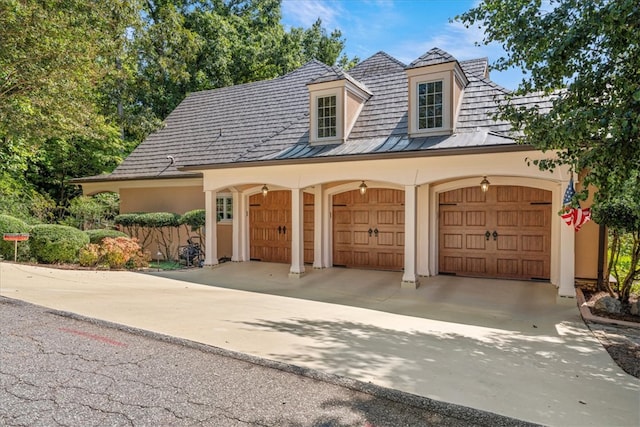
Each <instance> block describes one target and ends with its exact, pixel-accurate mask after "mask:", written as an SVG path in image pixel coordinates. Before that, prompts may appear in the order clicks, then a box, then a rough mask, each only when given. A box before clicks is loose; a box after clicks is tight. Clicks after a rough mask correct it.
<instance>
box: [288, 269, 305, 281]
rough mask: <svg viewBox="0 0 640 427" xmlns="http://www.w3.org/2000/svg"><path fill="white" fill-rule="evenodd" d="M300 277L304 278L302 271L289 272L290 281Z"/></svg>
mask: <svg viewBox="0 0 640 427" xmlns="http://www.w3.org/2000/svg"><path fill="white" fill-rule="evenodd" d="M302 276H304V271H301V272H293V271H290V272H289V278H291V279H299V278H301V277H302Z"/></svg>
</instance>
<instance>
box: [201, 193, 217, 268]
mask: <svg viewBox="0 0 640 427" xmlns="http://www.w3.org/2000/svg"><path fill="white" fill-rule="evenodd" d="M204 194H205V205H204V206H205V207H204V209H205V229H206V234H205V239H204V240H205V251H206V252H205V259H204V265H206V266H209V267H213V266H215V265H217V264H218V224H217V218H216V216H217V215H216V196H217V192H215V191H205V193H204Z"/></svg>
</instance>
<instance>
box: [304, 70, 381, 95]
mask: <svg viewBox="0 0 640 427" xmlns="http://www.w3.org/2000/svg"><path fill="white" fill-rule="evenodd" d="M338 80H347V81H348V82H350V83H351V84H353V85H354V86H356V87H358V88H359V89H360V90H361V91H363V92H365V93H367V94H368V95H369V96H371V95H372V93H371V91H370V90H369V89H368V88H367V86H365V85H364V83H362V82H359V81H358V80H356V79H354V78H353V77H351V76H350V75H349V73H347V72H346V71H344V70H343V69H342V68H340V67H331V70H330V71H329V72H327V73H326V74H323V75H322V76H320V77H318V78H317V79H314V80H312V81H311V82H309V83H308V84H307V85H310V84H316V83H325V82H334V81H338Z"/></svg>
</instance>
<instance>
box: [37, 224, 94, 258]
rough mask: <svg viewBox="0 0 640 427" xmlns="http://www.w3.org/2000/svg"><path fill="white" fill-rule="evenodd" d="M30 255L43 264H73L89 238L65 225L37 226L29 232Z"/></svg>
mask: <svg viewBox="0 0 640 427" xmlns="http://www.w3.org/2000/svg"><path fill="white" fill-rule="evenodd" d="M29 233H30V238H29V246H30V249H31V255H32V256H33V257H35V258H36V259H37V260H38V261H39V262H43V263H65V262H71V263H72V262H75V261H76V260H77V259H78V252H79V251H80V248H82V247H83V246H84V245H86V244H87V243H89V236H87V235H86V234H85V233H84V232H82V231H80V230H78V229H77V228H73V227H69V226H66V225H55V224H39V225H35V226H33V227H32V228H31V230H30V232H29Z"/></svg>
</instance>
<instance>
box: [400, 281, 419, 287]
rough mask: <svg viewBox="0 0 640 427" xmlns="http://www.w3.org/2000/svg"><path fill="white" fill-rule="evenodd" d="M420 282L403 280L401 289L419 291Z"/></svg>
mask: <svg viewBox="0 0 640 427" xmlns="http://www.w3.org/2000/svg"><path fill="white" fill-rule="evenodd" d="M419 287H420V282H419V281H418V280H417V279H416V280H403V281H402V282H400V289H418V288H419Z"/></svg>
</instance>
